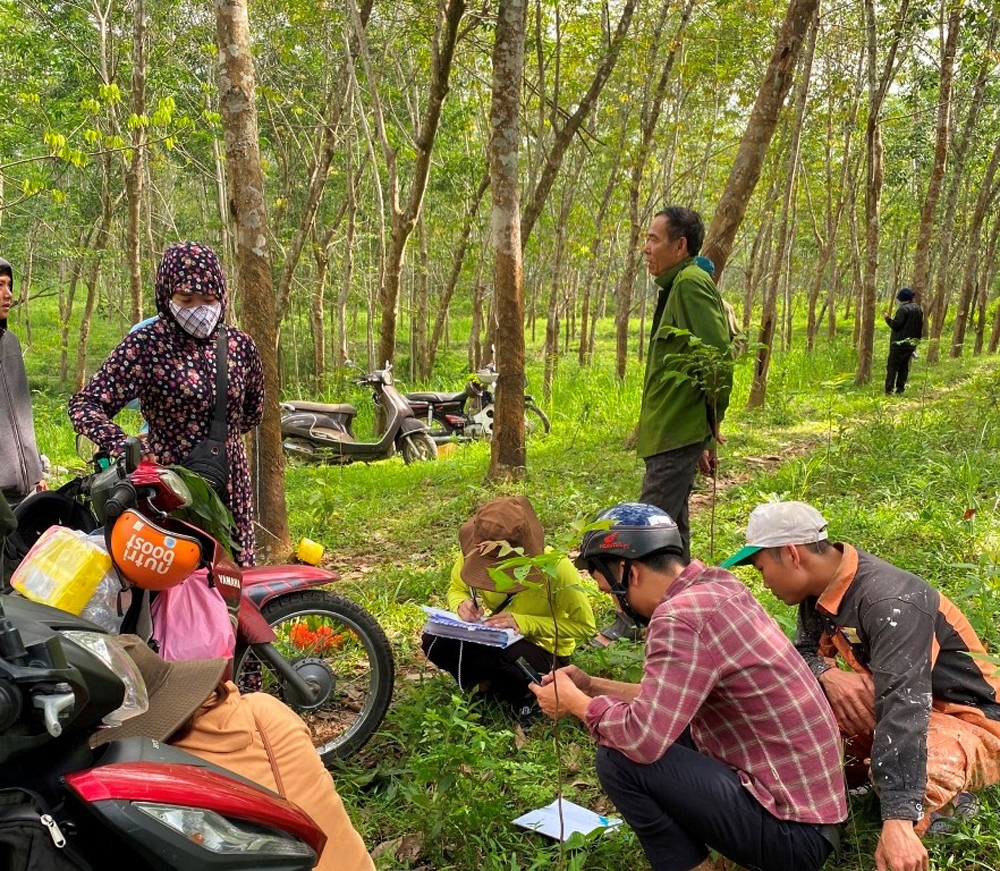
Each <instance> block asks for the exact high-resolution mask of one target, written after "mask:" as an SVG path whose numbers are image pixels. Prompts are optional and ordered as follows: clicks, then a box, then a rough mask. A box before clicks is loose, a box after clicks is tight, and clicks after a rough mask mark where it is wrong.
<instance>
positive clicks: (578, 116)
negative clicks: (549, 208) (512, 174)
mask: <svg viewBox="0 0 1000 871" xmlns="http://www.w3.org/2000/svg"><path fill="white" fill-rule="evenodd" d="M539 5H540V4H539ZM635 6H636V0H625V5H624V6H623V7H622V14H621V18H619V19H618V27H617V28H616V29H615V35H614V38H613V39H612V40H611V44H610V45H609V46H608V50H607V53H606V54H605V56H604V59H603V60H602V61H601V64H600V66H599V67H598V68H597V71H596V72H595V73H594V78H593V79H592V80H591V82H590V87H589V88H588V89H587V93H586V94H584V96H583V97H582V99H581V100H580V102H579V103H577V106H576V109H575V110H574V112H573V114H572V115H570V117H569V118H568V119H567V120H566V123H565V124H563V126H562V127H561V128H560V129H559V131H558V133H556V137H555V142H553V144H552V148H551V150H550V151H549V153H548V157H547V158H546V161H545V167H544V168H543V169H542V173H541V176H540V177H539V179H538V183H537V184H536V185H535V186H534V190H533V191H532V193H531V197H530V199H529V200H528V204H527V205H526V206H525V207H524V214H523V215H522V216H521V250H522V251H523V250H524V248H525V247H526V246H527V244H528V239H529V237H530V236H531V231H532V230H533V229H534V227H535V222H536V221H537V220H538V216H539V215H540V214H541V212H542V208H543V207H544V205H545V201H546V200H547V199H548V196H549V193H550V191H551V190H552V185H553V183H554V182H555V180H556V176H557V174H558V173H559V167H560V166H561V165H562V160H563V157H564V155H565V154H566V149H567V148H568V147H569V144H570V142H572V141H573V137H574V136H575V135H576V133H577V131H578V130H579V129H580V126H581V125H582V124H583V122H584V121H585V120H586V119H587V116H588V115H589V114H590V112H591V110H592V109H593V108H594V106H595V105H596V103H597V98H598V97H599V96H600V94H601V91H602V90H603V89H604V85H605V84H606V83H607V80H608V77H609V76H610V75H611V72H612V70H614V68H615V64H617V63H618V57H619V55H620V54H621V50H622V45H624V43H625V37H626V36H627V34H628V29H629V24H630V23H631V21H632V14H633V13H634V12H635ZM554 118H555V113H553V120H554Z"/></svg>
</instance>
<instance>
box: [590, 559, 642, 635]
mask: <svg viewBox="0 0 1000 871" xmlns="http://www.w3.org/2000/svg"><path fill="white" fill-rule="evenodd" d="M633 562H635V560H630V559H625V560H624V561H623V565H622V576H621V580H619V579H618V578H616V577H615V574H614V572H613V571H612V570H611V566H609V565H608V563H607V562H606V561H605V560H603V559H601V560H594V565H596V566H597V570H598V571H599V572H600V573H601V574H602V575H603V576H604V580H606V581H607V582H608V586H609V587H611V595H612V596H614V597H615V598H616V599H617V600H618V604H619V605H621V609H622V612H623V613H625V614H627V615H628V616H629V617H631V618H632V619H633V620H634V621H635V622H636V623H638V624H639V625H640V626H648V625H649V618H648V617H644V616H642V614H639V613H637V612H636V611H635V609H634V608H633V607H632V606H631V605H630V604H629V601H628V579H629V576H630V575H631V574H632V563H633Z"/></svg>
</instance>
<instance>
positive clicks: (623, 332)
mask: <svg viewBox="0 0 1000 871" xmlns="http://www.w3.org/2000/svg"><path fill="white" fill-rule="evenodd" d="M817 2H818V0H817ZM693 7H694V0H686V2H685V4H684V8H683V9H682V10H681V17H680V21H679V22H678V24H677V32H676V34H675V36H674V38H673V39H672V40H670V41H669V43H668V44H669V46H670V51H669V54H668V55H667V57H666V59H664V60H661V59H660V57H659V52H660V43H661V39H660V35H661V33H662V32H663V27H664V26H665V24H666V21H667V16H668V12H669V5H668V4H664V5H663V6H662V7H661V11H660V17H659V19H658V20H657V23H656V27H655V29H654V32H653V41H652V48H651V49H650V51H649V56H648V59H647V60H648V66H649V69H651V70H652V69H656V68H657V67H659V69H660V75H659V78H658V79H657V82H656V85H655V86H654V88H653V92H652V94H647V96H646V99H645V100H644V102H643V104H642V109H641V116H642V121H641V127H642V132H641V138H640V141H639V145H638V146H637V147H636V150H635V153H634V154H631V155H629V161H630V165H631V172H630V175H629V189H628V209H629V241H628V247H627V248H626V249H625V250H626V255H625V266H624V268H623V269H622V272H621V278H620V280H619V282H618V293H617V298H618V299H617V307H616V310H615V372H616V374H617V376H618V380H619V381H622V380H624V379H625V370H626V368H627V364H628V328H629V321H630V319H631V316H632V289H633V287H634V285H635V277H636V273H637V272H638V266H639V258H638V252H639V247H640V246H639V239H640V238H641V236H642V233H643V231H644V230H645V229H646V228H645V226H644V223H643V222H644V217H645V216H644V215H642V214H640V211H639V191H640V188H641V187H642V177H643V174H644V173H645V170H646V163H647V161H648V160H649V155H650V152H651V150H652V146H653V137H654V135H655V133H656V127H657V122H658V121H659V118H660V111H661V109H662V107H663V99H664V97H665V96H666V93H667V83H668V82H669V80H670V74H671V72H672V71H673V68H674V61H675V60H676V58H677V52H678V50H679V48H680V45H681V36H682V35H683V33H684V30H685V28H686V27H687V23H688V19H689V18H690V17H691V10H692V8H693Z"/></svg>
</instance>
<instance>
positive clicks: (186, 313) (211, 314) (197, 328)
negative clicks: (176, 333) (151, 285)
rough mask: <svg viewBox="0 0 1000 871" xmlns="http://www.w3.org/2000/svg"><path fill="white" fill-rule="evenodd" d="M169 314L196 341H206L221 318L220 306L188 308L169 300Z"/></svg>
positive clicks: (218, 304) (213, 304) (212, 304)
mask: <svg viewBox="0 0 1000 871" xmlns="http://www.w3.org/2000/svg"><path fill="white" fill-rule="evenodd" d="M169 305H170V312H171V314H173V316H174V318H176V320H177V323H178V324H180V327H181V329H182V330H184V332H185V333H187V334H188V335H190V336H194V338H196V339H207V338H208V337H209V336H210V335H212V331H213V330H214V329H215V325H216V324H218V323H219V318H220V317H222V304H221V303H217V302H216V303H211V304H208V305H194V306H191V307H190V308H185V307H184V306H180V305H177V303H175V302H174V301H173V300H170V304H169Z"/></svg>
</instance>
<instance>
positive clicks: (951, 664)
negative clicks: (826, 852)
mask: <svg viewBox="0 0 1000 871" xmlns="http://www.w3.org/2000/svg"><path fill="white" fill-rule="evenodd" d="M837 548H838V549H840V550H842V552H843V554H844V559H843V560H842V562H841V566H840V570H839V571H838V573H837V576H836V577H835V578H834V580H833V581H832V582H831V583H830V585H829V586H828V587H827V588H826V590H825V591H824V592H823V595H821V596H820V597H819V598H818V599H817V598H815V597H810V598H809V599H807V600H806V601H805V602H803V603H802V604H801V605H800V606H799V624H798V631H797V633H796V638H795V646H796V647H797V648H798V650H799V652H800V653H801V654H802V655H803V656H804V657H805V659H806V661H807V662H808V663H809V667H810V668H811V669H812V670H813V673H814V674H815V675H816V676H817V677H818V676H819V675H820V674H822V673H823V672H824V671H826V670H827V669H828V668H830V667H831V665H830V661H829V660H828V659H827V658H826V657H830V656H833V655H834V653H839V654H840V656H841V657H842V658H843V659H844V660H845V661H846V662H847V663H848V665H850V666H851V667H852V668H853V669H854V670H855V671H859V672H866V673H868V674H870V675H871V677H872V680H873V682H874V684H875V734H874V741H873V744H872V752H871V770H872V780H873V782H874V785H875V788H876V790H877V791H878V795H879V798H880V800H881V803H882V817H883V819H904V820H919V819H920V817H921V816H922V814H923V810H924V809H923V806H922V805H923V802H922V799H923V795H924V785H925V782H926V779H927V723H928V721H929V719H930V713H931V708H932V707H934V708H937V709H939V710H943V711H945V712H948V710H949V709H952V708H953V706H955V705H962V706H972V707H976V708H979V709H980V710H982V711H983V713H984V714H985V715H986V716H987V717H989V718H990V719H992V720H1000V705H998V704H997V696H998V693H1000V677H998V675H997V670H996V669H995V668H994V667H993V665H992V664H991V663H990V662H988V661H986V660H984V659H980V658H976V657H974V656H970V655H969V654H970V653H974V654H981V653H985V651H984V649H983V645H982V642H980V640H979V638H978V636H977V635H976V633H975V631H974V630H973V628H972V626H970V625H969V621H968V620H967V619H966V618H965V615H964V614H962V612H961V611H960V610H959V609H958V608H956V607H955V605H953V604H952V603H951V602H950V601H949V600H948V599H947V597H945V596H944V595H942V594H941V593H939V592H938V591H937V590H935V589H933V588H932V587H931V586H930V585H929V584H928V583H927V582H926V581H924V580H923V579H921V578H919V577H917V576H916V575H914V574H912V573H910V572H907V571H903V570H902V569H899V568H897V567H896V566H893V565H891V564H890V563H887V562H885V561H884V560H881V559H878V558H877V557H874V556H872V555H871V554H868V553H865V552H864V551H863V550H858V549H856V548H854V547H852V546H851V545H849V544H838V545H837Z"/></svg>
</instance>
